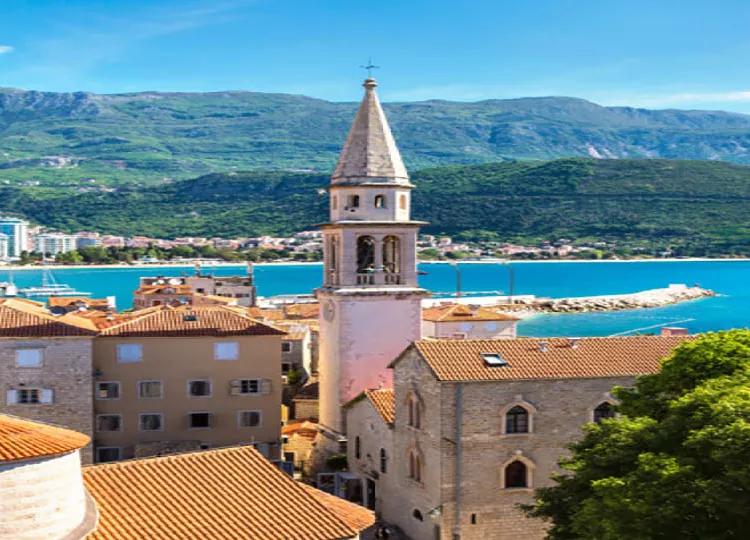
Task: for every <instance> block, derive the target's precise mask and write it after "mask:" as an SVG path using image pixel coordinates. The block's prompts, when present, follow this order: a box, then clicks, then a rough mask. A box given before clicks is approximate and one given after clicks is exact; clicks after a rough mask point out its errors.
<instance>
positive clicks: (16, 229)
mask: <svg viewBox="0 0 750 540" xmlns="http://www.w3.org/2000/svg"><path fill="white" fill-rule="evenodd" d="M28 229H29V224H28V222H26V221H23V220H22V219H18V218H11V217H0V233H2V234H5V235H7V237H8V251H7V257H10V258H18V257H20V256H21V253H22V252H24V251H28V249H29V246H28V243H29V230H28Z"/></svg>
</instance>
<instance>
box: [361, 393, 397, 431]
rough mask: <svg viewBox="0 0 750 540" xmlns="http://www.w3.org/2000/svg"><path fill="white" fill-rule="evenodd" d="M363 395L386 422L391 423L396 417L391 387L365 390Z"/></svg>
mask: <svg viewBox="0 0 750 540" xmlns="http://www.w3.org/2000/svg"><path fill="white" fill-rule="evenodd" d="M365 396H366V397H367V399H369V400H370V402H371V403H372V406H373V407H375V410H376V411H378V414H380V416H381V417H382V418H383V420H384V421H385V422H386V423H387V424H392V423H393V421H394V419H395V418H396V404H395V400H394V397H393V389H392V388H382V389H379V390H365Z"/></svg>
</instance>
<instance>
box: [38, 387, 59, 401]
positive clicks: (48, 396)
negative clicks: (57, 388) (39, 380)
mask: <svg viewBox="0 0 750 540" xmlns="http://www.w3.org/2000/svg"><path fill="white" fill-rule="evenodd" d="M54 395H55V392H54V390H52V389H51V388H45V389H43V390H42V391H41V395H40V397H39V402H40V403H52V402H53V401H54Z"/></svg>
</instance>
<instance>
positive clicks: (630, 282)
mask: <svg viewBox="0 0 750 540" xmlns="http://www.w3.org/2000/svg"><path fill="white" fill-rule="evenodd" d="M511 266H512V269H513V273H514V278H515V279H514V283H515V285H514V294H535V295H537V296H552V297H561V296H590V295H599V294H620V293H629V292H637V291H641V290H645V289H654V288H660V287H666V286H667V285H669V284H670V283H686V284H688V285H693V284H699V285H701V286H703V287H707V288H710V289H713V290H715V291H716V292H717V293H719V296H718V297H716V298H706V299H701V300H695V301H691V302H685V303H682V304H677V305H674V306H669V307H665V308H658V309H644V310H634V311H621V312H615V313H587V314H575V315H568V314H563V315H557V314H554V315H552V314H551V315H539V316H535V317H533V318H531V319H528V320H526V321H523V322H522V323H521V324H520V325H519V333H520V334H522V335H527V336H556V335H557V336H606V335H611V334H615V333H619V332H626V331H629V330H636V329H644V330H643V331H644V332H648V331H651V332H653V331H654V330H653V329H649V327H652V326H655V325H663V324H668V323H674V324H678V325H679V326H685V327H687V328H688V329H690V331H691V332H705V331H710V330H721V329H725V328H734V327H747V326H750V262H748V261H676V262H606V263H596V262H592V263H586V262H581V263H578V262H576V263H568V262H545V263H525V262H517V263H512V264H511ZM459 267H460V271H461V281H462V290H463V291H464V292H465V293H471V292H475V293H478V292H487V291H502V294H505V293H506V292H507V291H508V286H509V285H508V284H509V267H508V265H505V264H499V263H466V264H461V265H459ZM244 270H245V268H244V266H236V267H233V266H221V267H216V268H215V269H211V268H209V267H204V271H213V272H214V273H215V274H217V275H233V274H239V273H242V272H244ZM420 271H421V272H422V273H423V275H421V276H420V284H421V285H422V286H423V287H425V288H427V289H429V290H431V291H433V292H434V293H452V292H454V291H455V286H456V271H455V270H454V268H453V267H451V266H450V265H447V264H430V263H426V264H421V265H420ZM189 272H192V269H191V268H176V267H149V268H91V269H61V270H54V271H53V272H52V274H53V276H54V278H55V279H56V280H57V281H58V282H59V283H67V284H69V285H71V286H73V287H75V288H76V289H78V290H83V291H88V292H91V293H92V294H93V295H94V296H95V297H104V296H108V295H114V296H115V297H116V298H117V306H118V308H119V309H126V308H129V307H130V306H131V304H132V292H133V291H134V290H135V289H136V288H137V286H138V279H139V278H140V277H141V276H149V275H164V276H177V275H182V274H187V273H189ZM321 277H322V266H321V265H285V264H275V265H265V266H256V268H255V278H256V284H257V286H258V294H259V295H261V296H272V295H277V294H300V293H309V292H311V291H312V290H313V289H314V288H315V287H317V286H318V285H319V284H320V282H321ZM8 278H9V275H8V273H7V272H3V271H2V270H0V280H7V279H8ZM12 279H13V281H14V282H15V283H16V285H18V286H19V287H24V286H29V285H38V284H40V283H41V280H42V275H41V271H40V270H23V271H16V272H13V274H12ZM677 321H681V322H679V323H677Z"/></svg>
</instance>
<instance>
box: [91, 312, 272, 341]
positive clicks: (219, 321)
mask: <svg viewBox="0 0 750 540" xmlns="http://www.w3.org/2000/svg"><path fill="white" fill-rule="evenodd" d="M129 315H130V316H129V318H128V319H127V320H125V321H124V322H120V323H118V324H115V325H114V326H110V327H108V328H105V329H103V330H102V331H101V334H100V335H101V336H102V337H110V336H117V337H181V336H184V337H188V336H260V335H283V334H284V332H283V331H281V330H278V329H276V328H274V327H272V326H269V325H267V324H264V323H262V322H260V321H257V320H255V319H253V318H251V317H250V316H248V314H247V310H245V309H244V308H239V307H233V306H222V305H205V306H187V305H183V306H178V307H171V306H163V305H162V306H155V307H151V308H146V309H142V310H139V311H135V312H133V313H131V314H129Z"/></svg>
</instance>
